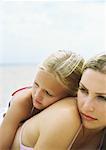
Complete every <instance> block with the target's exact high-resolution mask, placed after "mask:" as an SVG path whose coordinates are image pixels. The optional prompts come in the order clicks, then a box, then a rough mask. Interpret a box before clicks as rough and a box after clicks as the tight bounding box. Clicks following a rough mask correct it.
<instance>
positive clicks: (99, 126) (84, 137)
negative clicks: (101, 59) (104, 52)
mask: <svg viewBox="0 0 106 150" xmlns="http://www.w3.org/2000/svg"><path fill="white" fill-rule="evenodd" d="M78 109H79V112H80V115H81V119H82V123H83V126H84V128H83V132H82V133H80V134H79V136H78V138H77V140H76V141H75V143H74V145H73V149H80V148H81V150H85V149H86V150H89V149H94V150H96V147H97V144H99V143H100V140H101V138H102V135H103V129H104V128H106V75H105V74H103V73H100V72H98V71H94V70H92V69H87V70H85V71H84V73H83V75H82V78H81V81H80V84H79V90H78ZM91 139H92V140H91Z"/></svg>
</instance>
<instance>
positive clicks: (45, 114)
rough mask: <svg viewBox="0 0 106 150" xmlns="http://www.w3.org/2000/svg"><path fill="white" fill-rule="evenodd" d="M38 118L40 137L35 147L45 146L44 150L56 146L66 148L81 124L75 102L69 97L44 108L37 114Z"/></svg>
mask: <svg viewBox="0 0 106 150" xmlns="http://www.w3.org/2000/svg"><path fill="white" fill-rule="evenodd" d="M38 118H39V119H38V120H39V131H40V135H41V137H40V138H39V142H38V143H37V145H36V146H37V147H39V146H42V147H44V145H46V147H45V149H47V148H48V147H49V146H51V145H53V146H57V145H58V148H59V147H60V149H65V148H67V146H68V145H69V143H70V142H71V141H72V139H73V137H74V136H75V134H76V132H77V131H78V129H79V127H80V124H81V122H80V117H79V114H78V110H77V106H76V100H75V99H74V98H69V97H68V98H65V99H63V100H60V101H58V102H56V103H54V104H53V105H51V106H49V107H48V108H46V109H45V110H44V111H42V112H41V113H40V114H38ZM59 137H61V140H60V139H59ZM42 140H43V142H45V144H44V145H43V143H42ZM48 145H49V146H48ZM48 149H49V148H48ZM55 149H56V147H55Z"/></svg>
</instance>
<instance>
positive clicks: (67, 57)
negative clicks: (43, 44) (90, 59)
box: [40, 50, 84, 96]
mask: <svg viewBox="0 0 106 150" xmlns="http://www.w3.org/2000/svg"><path fill="white" fill-rule="evenodd" d="M83 63H84V59H83V58H82V57H81V56H80V55H78V54H76V53H74V52H72V51H65V50H58V51H56V52H55V53H53V54H51V55H50V56H48V57H47V58H46V59H45V60H44V61H43V63H42V64H41V65H40V68H41V69H44V70H47V71H48V72H50V73H53V74H54V75H55V76H56V78H57V79H58V80H59V81H60V82H61V83H62V84H64V86H65V87H66V88H67V89H68V91H69V94H70V96H76V95H77V90H78V84H79V81H80V78H81V75H82V67H83Z"/></svg>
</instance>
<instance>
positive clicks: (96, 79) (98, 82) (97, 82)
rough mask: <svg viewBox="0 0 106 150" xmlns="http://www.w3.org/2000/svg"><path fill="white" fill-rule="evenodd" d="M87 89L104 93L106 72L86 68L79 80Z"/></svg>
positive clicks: (105, 91) (105, 89)
mask: <svg viewBox="0 0 106 150" xmlns="http://www.w3.org/2000/svg"><path fill="white" fill-rule="evenodd" d="M80 82H81V83H82V84H83V85H84V86H85V87H86V88H87V89H88V90H91V91H94V92H95V93H106V74H103V73H100V72H98V71H95V70H93V69H86V70H85V71H84V72H83V75H82V78H81V81H80Z"/></svg>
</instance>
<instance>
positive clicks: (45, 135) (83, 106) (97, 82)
mask: <svg viewBox="0 0 106 150" xmlns="http://www.w3.org/2000/svg"><path fill="white" fill-rule="evenodd" d="M77 102H78V109H79V112H80V115H81V119H82V123H83V125H84V128H83V130H84V132H83V134H82V133H81V134H79V135H78V137H77V139H76V140H75V142H74V143H73V145H72V148H73V149H82V150H85V149H86V150H89V149H91V148H93V149H94V150H96V147H97V144H98V143H100V139H101V137H102V134H103V129H104V128H105V127H106V75H105V74H103V73H100V72H98V71H94V70H92V69H87V70H85V71H84V73H83V75H82V78H81V81H80V84H79V90H78V100H77ZM46 120H47V121H46ZM80 124H81V123H80V118H79V114H78V111H77V105H76V101H75V99H73V100H72V98H71V99H70V98H66V99H64V100H61V101H59V102H57V103H55V104H53V105H52V106H50V107H48V108H47V109H45V110H44V111H42V112H41V113H40V114H38V115H36V116H34V117H33V118H31V119H30V120H28V121H26V123H25V126H24V129H23V133H22V139H21V142H22V143H23V144H24V145H25V146H29V147H32V148H34V149H36V150H42V149H43V150H54V149H55V150H67V148H68V146H69V144H70V143H71V142H72V139H73V137H74V136H75V134H76V132H77V131H78V129H79V127H80ZM31 129H32V130H31ZM19 134H20V129H19V130H18V132H17V134H16V137H15V140H14V143H13V147H12V150H19ZM90 139H92V140H90Z"/></svg>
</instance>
